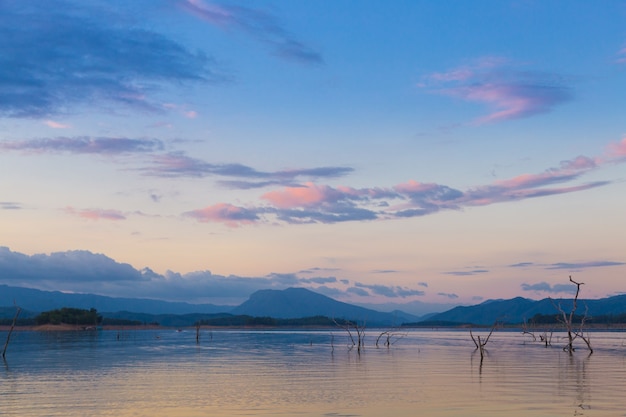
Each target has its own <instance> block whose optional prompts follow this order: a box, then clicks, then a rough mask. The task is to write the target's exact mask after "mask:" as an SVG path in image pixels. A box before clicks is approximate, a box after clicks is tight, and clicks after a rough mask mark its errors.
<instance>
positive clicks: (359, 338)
mask: <svg viewBox="0 0 626 417" xmlns="http://www.w3.org/2000/svg"><path fill="white" fill-rule="evenodd" d="M332 320H333V322H334V323H335V324H336V325H337V326H338V327H341V328H342V329H343V330H345V331H346V333H348V337H349V338H350V342H351V343H352V345H351V346H350V345H348V350H352V349H354V347H355V346H356V349H357V352H358V353H359V354H361V349H363V348H364V347H365V322H363V324H359V323H357V322H352V321H347V320H346V321H345V322H344V323H339V322H338V321H337V320H335V319H332ZM353 331H354V333H356V340H355V338H354V336H355V335H354V334H353Z"/></svg>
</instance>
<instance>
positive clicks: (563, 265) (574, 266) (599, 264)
mask: <svg viewBox="0 0 626 417" xmlns="http://www.w3.org/2000/svg"><path fill="white" fill-rule="evenodd" d="M622 265H626V262H621V261H607V260H595V261H584V262H556V263H552V264H541V263H536V262H520V263H517V264H513V265H509V267H510V268H541V269H569V270H572V271H580V270H582V269H588V268H603V267H608V266H622Z"/></svg>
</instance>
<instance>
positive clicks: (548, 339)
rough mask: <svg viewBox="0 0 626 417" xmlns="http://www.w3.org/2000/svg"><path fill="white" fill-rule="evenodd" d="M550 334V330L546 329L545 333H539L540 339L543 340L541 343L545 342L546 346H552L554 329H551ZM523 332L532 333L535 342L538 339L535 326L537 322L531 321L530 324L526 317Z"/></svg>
mask: <svg viewBox="0 0 626 417" xmlns="http://www.w3.org/2000/svg"><path fill="white" fill-rule="evenodd" d="M549 332H550V333H549V334H548V330H547V329H545V330H543V333H540V334H539V340H540V341H541V343H543V344H545V346H546V347H548V346H551V345H552V333H553V330H549ZM522 334H527V335H530V337H532V338H533V342H536V341H537V332H536V328H535V323H533V322H532V321H531V323H530V324H529V323H528V322H527V321H526V319H524V323H523V324H522Z"/></svg>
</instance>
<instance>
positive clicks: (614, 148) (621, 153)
mask: <svg viewBox="0 0 626 417" xmlns="http://www.w3.org/2000/svg"><path fill="white" fill-rule="evenodd" d="M607 154H608V156H609V158H623V157H626V137H625V138H623V139H622V140H621V141H619V142H617V143H611V144H609V146H608V152H607Z"/></svg>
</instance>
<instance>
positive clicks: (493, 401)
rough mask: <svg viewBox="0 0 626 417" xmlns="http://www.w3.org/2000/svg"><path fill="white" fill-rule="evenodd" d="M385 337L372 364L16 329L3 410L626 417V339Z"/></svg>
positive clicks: (302, 346) (284, 341)
mask: <svg viewBox="0 0 626 417" xmlns="http://www.w3.org/2000/svg"><path fill="white" fill-rule="evenodd" d="M377 335H378V332H377V331H376V330H374V329H372V330H368V331H367V336H366V339H365V343H366V347H365V350H364V351H363V352H362V353H361V354H360V355H359V354H358V353H357V352H356V350H355V349H354V350H351V351H349V350H348V348H347V339H346V338H345V335H344V334H343V333H342V332H341V331H333V332H332V336H331V332H329V331H322V332H304V331H294V332H287V331H258V332H257V331H213V332H209V331H203V332H202V334H201V340H200V344H199V345H196V341H195V331H182V332H176V331H174V330H160V331H146V330H141V331H123V332H117V331H101V332H76V333H73V332H65V333H37V332H16V333H14V334H13V337H12V339H11V344H10V345H9V350H8V352H7V360H6V361H5V362H4V363H3V362H1V361H0V415H2V416H20V417H28V416H80V417H85V416H120V417H126V416H128V417H130V416H146V417H148V416H149V417H159V416H185V417H187V416H190V417H191V416H194V417H195V416H302V417H309V416H330V417H340V416H345V417H348V416H365V417H370V416H371V417H373V416H376V417H379V416H383V415H384V416H432V417H443V416H446V417H449V416H455V417H456V416H458V417H461V416H462V417H470V416H480V417H484V416H498V417H501V416H507V417H510V416H546V417H547V416H550V417H554V416H611V417H615V416H626V395H625V394H626V333H593V334H592V343H593V345H594V348H595V352H594V354H593V355H591V356H589V355H588V352H587V351H586V350H585V349H584V348H583V346H580V348H579V350H577V351H576V352H575V353H574V355H573V356H569V355H568V354H566V353H564V352H563V351H561V349H560V348H558V347H557V346H556V345H560V344H559V342H558V341H557V336H556V335H555V337H554V339H553V344H554V345H555V347H553V348H548V349H546V348H544V347H542V346H541V345H539V344H538V343H532V341H531V339H529V338H528V337H525V336H523V335H522V334H521V333H516V332H497V333H494V335H493V336H492V338H491V340H490V342H489V344H488V345H487V348H488V355H487V356H486V357H485V358H484V360H483V361H482V363H481V360H480V355H479V354H478V352H474V345H473V343H472V341H471V339H470V338H469V334H468V333H467V332H464V331H455V332H448V331H445V332H444V331H410V332H408V333H407V334H406V336H405V337H403V338H402V339H400V340H399V341H398V342H397V343H396V344H395V345H393V346H392V347H391V348H390V349H386V348H384V347H380V348H378V349H377V348H376V347H375V346H374V343H375V339H376V336H377ZM118 337H119V339H118ZM5 339H6V333H5V332H0V343H1V345H2V346H3V345H4V341H5ZM331 339H332V343H331Z"/></svg>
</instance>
